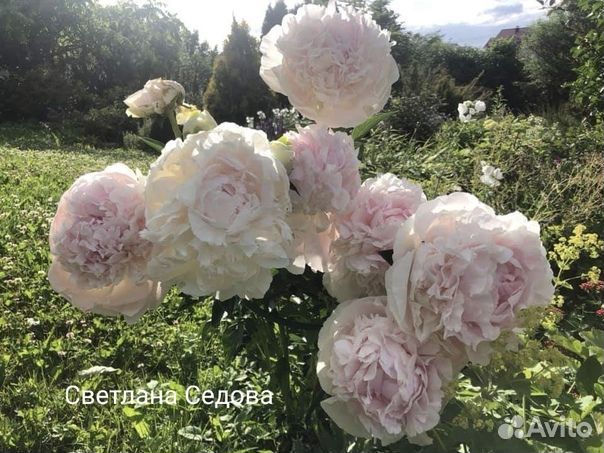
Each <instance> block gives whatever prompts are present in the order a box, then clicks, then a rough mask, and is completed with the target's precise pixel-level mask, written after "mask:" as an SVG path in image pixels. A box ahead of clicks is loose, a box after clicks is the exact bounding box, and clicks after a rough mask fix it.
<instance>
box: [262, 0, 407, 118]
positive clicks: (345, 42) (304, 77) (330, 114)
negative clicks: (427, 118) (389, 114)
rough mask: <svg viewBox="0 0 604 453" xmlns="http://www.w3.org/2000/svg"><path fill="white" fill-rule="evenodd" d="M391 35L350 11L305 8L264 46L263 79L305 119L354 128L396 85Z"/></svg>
mask: <svg viewBox="0 0 604 453" xmlns="http://www.w3.org/2000/svg"><path fill="white" fill-rule="evenodd" d="M391 46H392V43H391V42H390V33H389V32H388V31H385V30H382V29H381V28H380V27H379V26H378V25H377V24H376V23H375V21H374V20H373V19H371V16H370V15H368V14H363V13H362V12H359V11H356V10H354V9H352V8H350V7H342V6H340V7H338V9H337V10H336V5H335V1H333V0H332V1H330V3H329V6H327V7H323V6H318V5H303V6H301V7H300V8H298V11H297V12H296V14H295V15H294V14H288V15H286V16H285V17H284V18H283V22H282V24H281V25H276V26H275V27H273V29H272V30H271V31H270V32H269V33H267V34H266V35H265V36H264V37H263V38H262V42H261V44H260V51H261V52H262V60H261V67H260V76H261V77H262V79H263V80H264V81H265V82H266V83H267V84H268V86H269V87H270V88H271V89H273V90H274V91H277V92H279V93H283V94H284V95H286V96H287V97H288V99H289V101H290V103H291V104H292V105H293V106H294V107H295V108H296V110H298V111H299V112H300V113H302V114H303V115H304V116H306V117H307V118H310V119H312V120H314V121H315V122H317V123H319V124H321V125H323V126H328V127H353V126H356V125H358V124H360V123H362V122H363V121H365V120H366V119H367V118H369V117H370V116H371V115H373V114H375V113H377V112H379V111H380V110H381V109H382V108H383V107H384V105H385V104H386V101H387V100H388V97H389V96H390V89H391V85H392V84H393V83H394V82H396V81H397V80H398V77H399V73H398V67H397V65H396V62H395V61H394V58H392V55H391V54H390V47H391Z"/></svg>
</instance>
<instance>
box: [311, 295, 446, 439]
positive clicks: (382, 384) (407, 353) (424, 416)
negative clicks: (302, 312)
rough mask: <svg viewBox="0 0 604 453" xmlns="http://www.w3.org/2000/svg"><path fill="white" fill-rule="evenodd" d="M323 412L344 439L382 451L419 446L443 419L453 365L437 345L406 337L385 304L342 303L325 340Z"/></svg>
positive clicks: (320, 368) (370, 300)
mask: <svg viewBox="0 0 604 453" xmlns="http://www.w3.org/2000/svg"><path fill="white" fill-rule="evenodd" d="M318 346H319V356H318V361H317V376H318V378H319V382H320V384H321V387H322V388H323V390H324V391H325V392H326V393H328V394H329V395H330V397H329V398H328V399H326V400H324V401H323V402H322V403H321V406H322V407H323V409H324V410H325V412H327V414H328V415H329V416H330V417H331V418H332V420H333V421H334V422H335V423H336V424H337V425H338V426H339V427H340V428H342V429H343V430H344V431H346V432H348V433H350V434H352V435H353V436H357V437H376V438H378V439H380V440H381V441H382V444H383V445H387V444H390V443H392V442H396V441H397V440H399V439H400V438H402V437H404V436H409V437H410V439H409V440H410V441H413V438H414V437H415V436H420V435H422V434H423V433H425V432H426V431H428V430H429V429H431V428H433V427H434V426H436V424H437V423H438V421H439V419H440V415H439V413H440V410H441V407H442V400H443V390H442V387H443V384H444V383H446V382H447V381H449V380H450V379H451V377H452V364H451V361H450V360H449V359H448V358H447V355H446V354H445V353H444V351H442V350H441V348H440V346H439V344H438V343H435V342H432V341H427V342H424V343H420V342H419V341H417V339H416V338H415V337H414V336H413V335H408V334H406V333H404V332H403V331H402V330H401V329H400V327H399V326H398V325H397V323H396V321H395V320H394V319H393V318H392V317H391V315H390V314H389V312H388V310H387V308H386V298H385V297H367V298H364V299H356V300H351V301H348V302H344V303H342V304H340V305H338V307H336V309H335V310H334V311H333V313H332V314H331V316H330V317H329V318H328V319H327V320H326V321H325V324H324V325H323V327H322V328H321V331H320V332H319V340H318Z"/></svg>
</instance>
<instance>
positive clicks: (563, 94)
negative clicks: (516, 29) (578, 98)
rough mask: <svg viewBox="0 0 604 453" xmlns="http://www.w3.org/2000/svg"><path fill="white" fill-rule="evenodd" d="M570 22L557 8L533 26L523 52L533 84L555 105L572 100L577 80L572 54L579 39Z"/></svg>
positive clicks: (523, 58) (523, 60) (521, 56)
mask: <svg viewBox="0 0 604 453" xmlns="http://www.w3.org/2000/svg"><path fill="white" fill-rule="evenodd" d="M566 22H567V20H566V17H565V14H564V13H563V12H561V11H553V12H552V13H551V14H550V15H549V16H548V18H547V19H546V20H542V21H539V22H537V23H536V24H534V25H532V26H531V29H530V31H529V34H528V36H526V37H525V38H524V39H523V41H522V44H521V46H520V51H519V58H520V60H521V61H522V63H523V64H524V68H525V70H526V72H527V75H528V78H529V79H530V83H532V84H533V85H535V87H536V88H537V89H538V90H539V92H540V94H541V97H542V98H543V99H545V100H547V102H549V103H551V104H554V105H559V104H561V103H564V102H567V101H568V98H569V83H570V82H572V81H573V80H574V79H575V73H574V71H573V60H572V56H571V50H572V48H573V46H574V41H575V38H574V36H573V34H572V32H571V31H570V30H569V29H568V27H567V24H566Z"/></svg>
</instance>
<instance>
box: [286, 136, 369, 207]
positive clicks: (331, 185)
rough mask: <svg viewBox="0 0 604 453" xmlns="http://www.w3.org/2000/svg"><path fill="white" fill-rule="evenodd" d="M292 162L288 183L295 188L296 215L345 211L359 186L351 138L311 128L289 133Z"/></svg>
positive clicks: (357, 167) (293, 191)
mask: <svg viewBox="0 0 604 453" xmlns="http://www.w3.org/2000/svg"><path fill="white" fill-rule="evenodd" d="M287 139H288V141H289V143H290V144H291V148H292V152H293V159H292V163H291V166H292V169H291V171H290V172H289V180H290V182H291V183H292V185H293V186H294V187H295V190H292V191H291V194H290V196H291V199H292V204H293V208H294V210H295V211H299V212H300V211H301V212H304V213H306V214H316V213H317V212H321V211H323V212H338V211H342V210H344V209H346V208H347V207H348V204H349V203H350V201H351V200H352V198H353V197H354V196H355V195H356V193H357V191H358V190H359V187H360V185H361V176H360V174H359V161H358V160H357V150H356V149H355V148H354V143H353V141H352V138H351V137H350V136H349V135H347V134H345V133H343V132H333V131H331V130H329V129H326V128H324V127H321V126H318V125H316V124H313V125H311V126H307V127H304V128H301V127H298V132H297V133H296V132H290V133H288V134H287Z"/></svg>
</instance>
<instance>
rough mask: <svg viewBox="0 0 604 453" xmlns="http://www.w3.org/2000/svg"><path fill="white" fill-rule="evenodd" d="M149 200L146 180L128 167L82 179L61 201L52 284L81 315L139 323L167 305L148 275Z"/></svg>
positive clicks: (54, 233)
mask: <svg viewBox="0 0 604 453" xmlns="http://www.w3.org/2000/svg"><path fill="white" fill-rule="evenodd" d="M144 197H145V181H144V178H143V177H142V176H141V175H140V174H136V173H134V172H133V171H132V170H130V169H129V168H128V167H127V166H125V165H124V164H115V165H111V166H110V167H107V168H106V169H105V170H103V171H100V172H94V173H89V174H86V175H83V176H81V177H80V178H78V179H77V180H76V182H75V183H74V184H73V185H72V186H71V187H70V188H69V190H68V191H67V192H65V193H64V194H63V196H62V197H61V200H60V201H59V206H58V208H57V213H56V214H55V217H54V219H53V221H52V225H51V228H50V252H51V254H52V264H51V266H50V270H49V272H48V279H49V281H50V284H51V285H52V287H53V288H54V290H55V291H57V292H58V293H60V294H61V295H63V296H64V297H65V298H66V299H68V300H69V301H70V302H71V303H72V304H73V305H75V306H76V307H78V308H79V309H81V310H83V311H87V312H93V313H99V314H107V315H118V314H123V315H124V316H125V318H126V321H128V322H135V321H137V320H138V318H140V316H141V315H142V314H143V313H144V312H145V311H147V310H148V309H150V308H153V307H156V306H157V305H159V303H160V302H161V300H162V298H163V293H162V290H161V287H160V284H159V282H158V281H152V280H151V279H149V278H148V276H147V275H146V266H147V260H148V258H149V254H150V252H151V243H150V242H148V241H146V240H144V239H143V238H142V237H141V234H140V233H141V231H142V230H143V229H144V228H145V200H144Z"/></svg>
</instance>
